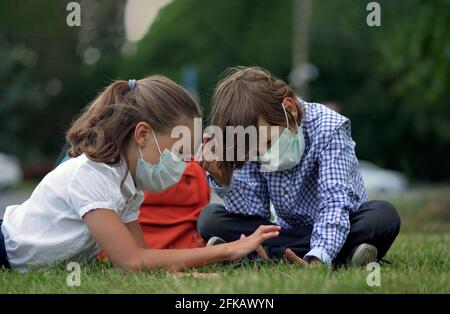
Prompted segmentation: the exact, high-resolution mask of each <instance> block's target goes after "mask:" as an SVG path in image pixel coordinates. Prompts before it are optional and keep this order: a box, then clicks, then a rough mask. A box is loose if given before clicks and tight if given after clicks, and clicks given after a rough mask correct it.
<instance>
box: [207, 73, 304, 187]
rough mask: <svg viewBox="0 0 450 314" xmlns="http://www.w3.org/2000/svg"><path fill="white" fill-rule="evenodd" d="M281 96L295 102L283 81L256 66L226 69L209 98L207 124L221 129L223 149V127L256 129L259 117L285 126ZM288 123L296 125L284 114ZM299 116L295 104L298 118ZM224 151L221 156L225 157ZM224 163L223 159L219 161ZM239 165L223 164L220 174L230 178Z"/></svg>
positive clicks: (232, 162)
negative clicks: (209, 112)
mask: <svg viewBox="0 0 450 314" xmlns="http://www.w3.org/2000/svg"><path fill="white" fill-rule="evenodd" d="M285 97H292V98H293V99H294V101H297V100H296V97H297V96H296V94H295V91H294V90H293V89H292V88H290V87H289V85H288V84H286V83H285V82H284V81H283V80H281V79H279V78H277V77H275V76H274V75H272V74H271V73H270V72H269V71H267V70H265V69H263V68H260V67H235V68H229V69H227V70H226V71H225V72H224V73H223V74H222V79H221V81H220V82H219V83H218V84H217V87H216V89H215V91H214V95H213V99H212V110H211V116H210V120H211V124H212V125H215V126H218V127H220V128H221V129H222V130H223V134H224V138H223V143H224V146H225V147H226V143H225V139H226V126H239V125H240V126H243V127H244V128H246V127H248V126H250V125H253V126H258V119H259V118H260V117H261V118H263V119H264V120H266V121H267V122H268V123H269V124H270V125H279V126H284V125H286V117H285V114H284V110H283V108H282V106H281V103H282V101H283V99H284V98H285ZM287 114H288V118H289V124H290V125H291V126H293V125H294V123H296V121H294V118H293V116H292V115H291V113H290V112H287ZM301 117H302V112H301V106H300V105H299V117H298V120H300V119H301ZM225 153H226V152H225V150H224V154H225ZM223 160H225V158H224V159H223ZM242 165H243V162H236V161H225V162H223V163H222V171H223V172H224V175H225V177H226V178H227V179H228V180H227V182H229V179H231V174H232V171H233V170H234V169H236V168H239V167H241V166H242Z"/></svg>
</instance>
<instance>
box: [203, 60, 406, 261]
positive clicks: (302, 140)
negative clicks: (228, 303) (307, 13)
mask: <svg viewBox="0 0 450 314" xmlns="http://www.w3.org/2000/svg"><path fill="white" fill-rule="evenodd" d="M211 122H212V124H213V125H215V126H218V127H219V128H221V129H222V130H224V131H223V133H224V135H223V142H224V144H223V145H224V146H223V147H230V145H229V144H228V146H227V143H226V139H227V138H233V137H232V136H230V137H228V136H227V132H228V131H229V128H226V127H227V126H232V127H238V126H242V127H243V128H247V127H249V126H251V127H252V126H253V127H256V128H258V129H259V133H258V134H259V135H261V132H262V131H261V130H267V131H268V132H267V133H266V134H265V135H266V136H264V137H263V138H265V139H267V145H260V146H259V147H264V146H265V147H267V148H268V149H265V150H258V148H256V150H257V159H256V160H251V159H250V161H247V162H245V163H243V162H237V161H234V160H225V158H226V156H225V157H222V156H219V157H222V159H221V160H225V162H214V161H212V162H208V161H205V162H203V167H204V168H205V169H206V170H208V172H209V180H210V183H211V185H212V186H213V187H214V188H215V189H216V190H217V192H218V193H219V194H220V195H222V197H223V199H224V206H223V205H219V204H211V205H208V206H207V207H206V208H205V209H203V211H202V213H201V215H200V218H199V221H198V225H197V226H198V230H199V233H200V235H202V237H203V238H205V239H206V240H208V239H210V242H209V243H218V242H222V243H223V242H225V241H233V240H235V239H239V237H240V235H241V234H249V233H250V232H251V230H252V228H254V227H255V226H257V225H260V224H269V223H270V221H269V219H270V217H271V212H270V203H272V204H273V207H274V210H275V214H276V215H275V216H276V217H277V219H276V221H275V223H276V224H277V225H280V226H282V227H283V231H281V233H280V236H279V237H277V238H276V239H271V240H269V241H267V242H266V248H267V250H268V252H267V253H268V255H269V257H273V258H280V257H282V256H283V255H286V256H287V257H288V258H289V259H291V260H293V261H295V262H298V263H299V264H306V263H310V262H322V263H325V264H327V265H328V266H331V265H332V263H333V262H335V264H344V263H348V264H352V265H363V264H366V263H369V262H372V261H376V260H379V259H381V258H382V257H383V256H384V255H385V254H386V252H387V251H388V249H389V247H390V246H391V244H392V243H393V241H394V239H395V238H396V236H397V234H398V232H399V228H400V218H399V216H398V214H397V212H396V210H395V208H394V207H393V206H392V205H391V204H389V203H387V202H385V201H367V194H366V191H365V188H364V184H363V181H362V177H361V174H360V172H359V168H358V160H357V159H356V155H355V150H354V148H355V143H354V142H353V140H352V138H351V132H350V121H349V120H348V119H347V118H345V117H343V116H341V115H340V114H338V113H336V112H334V111H332V110H330V109H328V108H326V107H325V106H323V105H320V104H316V103H308V102H305V101H302V100H301V99H300V98H299V97H298V96H297V95H296V94H295V92H294V90H292V89H291V88H290V87H289V86H288V85H287V84H286V83H285V82H283V81H282V80H281V79H279V78H276V77H275V76H273V75H271V74H270V73H269V72H268V71H266V70H264V69H261V68H256V67H253V68H236V69H231V70H229V71H228V72H227V73H226V75H225V77H224V79H223V80H222V81H221V82H220V83H219V84H218V85H217V87H216V90H215V93H214V97H213V108H212V114H211ZM259 127H265V128H262V129H261V128H259ZM273 128H275V130H277V129H278V130H279V132H271V131H272V130H273ZM277 134H279V136H277ZM260 138H261V136H260ZM264 144H266V143H264ZM234 147H236V146H234ZM216 151H223V153H224V154H226V155H227V156H237V154H236V152H234V153H232V154H229V152H227V151H226V150H225V149H223V150H216ZM250 151H252V152H253V151H255V148H254V147H249V148H248V152H250ZM210 160H211V158H210ZM213 222H214V224H213ZM211 239H213V240H211ZM301 257H304V259H302V258H301Z"/></svg>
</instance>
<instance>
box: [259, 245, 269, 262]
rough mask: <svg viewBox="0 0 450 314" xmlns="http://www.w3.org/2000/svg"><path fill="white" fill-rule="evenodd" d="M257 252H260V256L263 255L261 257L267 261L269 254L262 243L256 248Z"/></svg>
mask: <svg viewBox="0 0 450 314" xmlns="http://www.w3.org/2000/svg"><path fill="white" fill-rule="evenodd" d="M256 253H258V255H259V257H261V259H262V260H263V261H267V260H268V259H269V256H267V253H266V250H264V248H263V246H262V245H261V244H260V245H259V246H258V248H257V249H256Z"/></svg>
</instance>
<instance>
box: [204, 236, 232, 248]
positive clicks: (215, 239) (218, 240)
mask: <svg viewBox="0 0 450 314" xmlns="http://www.w3.org/2000/svg"><path fill="white" fill-rule="evenodd" d="M223 243H227V242H226V241H225V240H224V239H222V238H219V237H216V236H214V237H211V238H210V239H209V240H208V242H207V243H206V247H210V246H214V245H218V244H223Z"/></svg>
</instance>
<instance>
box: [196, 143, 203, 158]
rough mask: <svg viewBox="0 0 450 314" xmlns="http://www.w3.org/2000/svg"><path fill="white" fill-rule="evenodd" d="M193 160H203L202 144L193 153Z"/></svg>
mask: <svg viewBox="0 0 450 314" xmlns="http://www.w3.org/2000/svg"><path fill="white" fill-rule="evenodd" d="M194 158H195V161H203V144H200V146H199V147H198V150H197V152H196V153H195V157H194Z"/></svg>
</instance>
